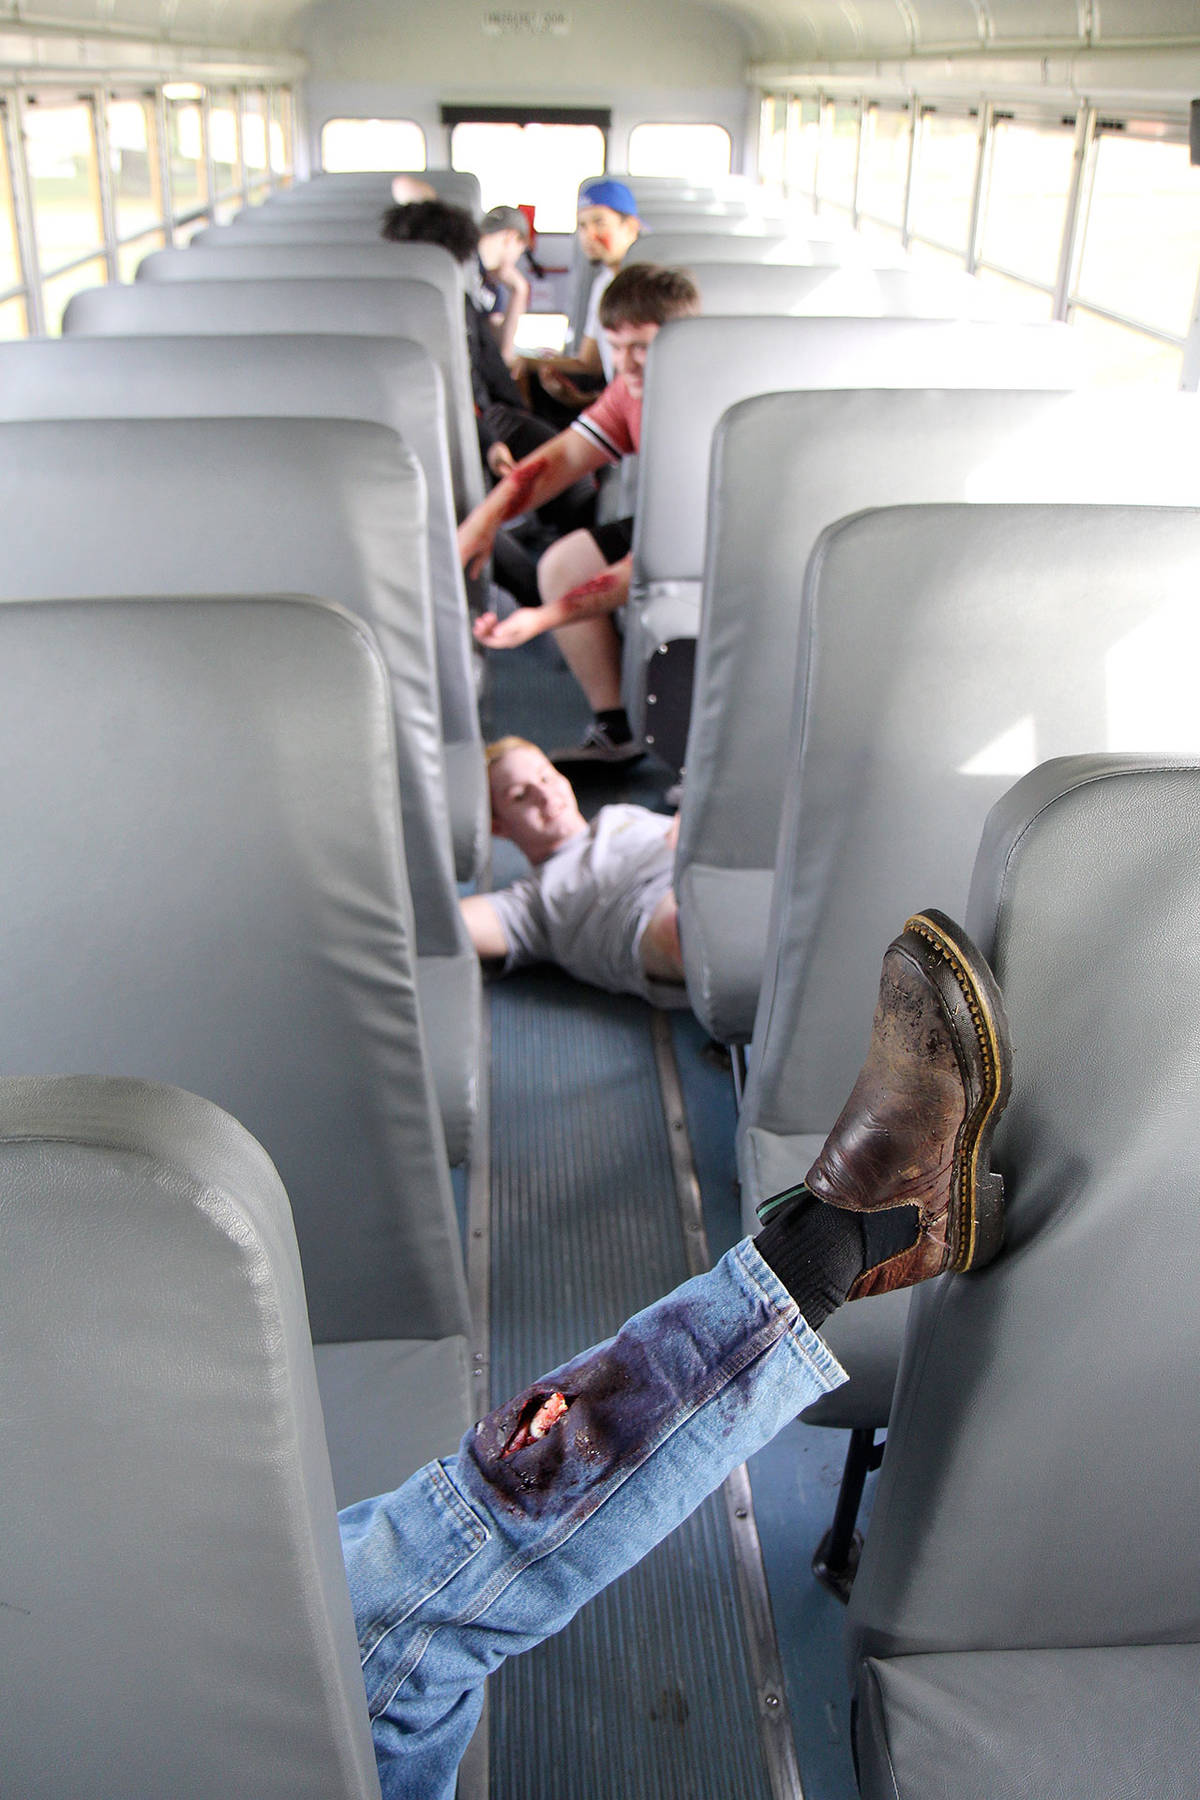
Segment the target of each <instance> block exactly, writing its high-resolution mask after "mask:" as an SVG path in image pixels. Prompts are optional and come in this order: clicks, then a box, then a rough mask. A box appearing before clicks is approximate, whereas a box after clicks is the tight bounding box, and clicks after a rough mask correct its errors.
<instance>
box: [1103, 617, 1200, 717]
mask: <svg viewBox="0 0 1200 1800" xmlns="http://www.w3.org/2000/svg"><path fill="white" fill-rule="evenodd" d="M1198 659H1200V614H1198V613H1197V609H1196V604H1195V597H1194V595H1186V594H1179V595H1177V596H1175V597H1174V598H1172V599H1168V600H1167V601H1166V602H1165V604H1164V605H1163V608H1162V610H1161V612H1159V613H1158V615H1157V616H1156V617H1155V618H1153V619H1148V620H1147V621H1146V623H1145V624H1144V625H1139V626H1138V627H1137V629H1136V630H1135V631H1131V632H1130V633H1129V634H1128V635H1127V636H1126V637H1123V638H1121V639H1120V641H1119V642H1118V643H1116V644H1114V645H1113V647H1112V649H1111V650H1110V651H1109V652H1108V655H1107V656H1106V657H1105V659H1104V665H1105V680H1106V688H1107V712H1108V744H1107V746H1105V748H1108V749H1113V750H1127V749H1129V748H1130V747H1135V746H1136V747H1140V746H1150V745H1152V746H1153V747H1154V748H1155V749H1156V750H1163V751H1185V752H1186V751H1196V752H1200V699H1198V698H1197V693H1196V668H1197V663H1198Z"/></svg>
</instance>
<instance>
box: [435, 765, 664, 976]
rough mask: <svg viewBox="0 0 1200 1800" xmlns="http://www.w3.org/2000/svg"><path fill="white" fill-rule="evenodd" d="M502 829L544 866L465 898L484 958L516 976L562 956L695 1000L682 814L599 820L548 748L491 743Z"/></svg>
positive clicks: (584, 967)
mask: <svg viewBox="0 0 1200 1800" xmlns="http://www.w3.org/2000/svg"><path fill="white" fill-rule="evenodd" d="M487 760H488V786H489V788H490V791H491V800H492V830H493V831H494V832H495V834H496V836H497V837H503V838H509V839H510V840H511V841H512V842H513V843H514V844H515V845H516V846H517V849H518V850H520V851H521V853H522V854H523V855H524V856H525V857H526V858H527V859H528V861H529V862H530V863H531V864H532V865H533V873H532V874H531V875H527V876H526V877H525V878H524V879H523V880H521V881H516V882H514V883H513V885H512V886H511V887H507V888H500V889H499V890H498V891H497V892H496V893H493V894H471V895H469V896H468V897H467V899H465V900H460V901H459V905H460V906H461V907H462V911H463V918H464V920H465V922H466V926H467V930H468V932H469V933H470V937H471V942H472V943H473V944H474V946H475V950H476V953H477V954H478V956H479V957H480V959H481V960H482V961H485V962H492V961H494V962H498V963H500V964H502V966H503V970H504V973H505V974H507V973H509V971H510V970H512V969H517V968H521V967H523V966H524V965H526V964H528V963H534V962H553V963H557V964H558V965H559V967H560V968H563V969H566V971H567V972H568V974H570V975H574V976H576V977H577V979H578V980H580V981H589V982H591V983H592V985H593V986H594V987H601V988H606V989H607V990H608V991H609V992H610V993H614V994H639V995H640V996H641V998H642V999H643V1000H648V1001H649V1002H650V1004H651V1005H652V1006H664V1007H681V1006H686V1005H687V993H686V990H685V989H684V986H683V955H682V952H681V950H680V948H679V911H678V908H677V907H676V904H675V894H674V890H673V889H672V886H671V880H672V874H673V871H674V866H675V841H676V838H677V837H678V834H679V820H678V817H675V818H671V819H668V818H665V817H664V816H663V814H662V813H656V812H651V811H649V810H648V808H646V807H644V806H625V805H621V806H603V807H601V809H600V811H599V812H598V813H597V815H596V817H595V819H594V820H593V821H592V823H591V824H590V825H589V824H588V822H587V820H586V819H585V818H584V816H583V814H582V813H581V812H580V810H579V807H578V804H577V803H576V799H575V792H574V789H573V788H572V786H571V784H570V782H569V781H568V780H567V778H566V776H565V775H563V774H562V773H561V772H560V771H559V770H558V769H556V768H555V767H554V764H553V763H552V762H551V761H550V760H549V758H548V757H547V756H545V755H544V753H543V752H542V751H541V750H539V749H538V747H537V745H536V744H531V743H529V742H528V740H527V739H525V738H519V737H505V738H500V739H499V740H498V741H497V742H496V743H494V744H489V745H488V750H487Z"/></svg>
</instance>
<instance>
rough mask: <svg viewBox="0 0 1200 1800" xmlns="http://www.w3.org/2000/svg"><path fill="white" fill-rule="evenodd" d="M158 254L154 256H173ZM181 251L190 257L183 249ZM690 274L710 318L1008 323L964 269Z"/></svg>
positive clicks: (697, 268)
mask: <svg viewBox="0 0 1200 1800" xmlns="http://www.w3.org/2000/svg"><path fill="white" fill-rule="evenodd" d="M169 254H170V252H168V251H157V252H156V255H159V256H163V255H169ZM180 254H187V252H181V253H180ZM688 272H689V274H691V275H692V277H693V278H694V280H695V282H696V285H697V286H698V287H699V289H700V292H701V293H702V294H703V296H704V311H705V314H706V316H707V317H709V318H716V317H718V316H725V317H735V318H736V317H741V316H744V315H746V314H762V313H767V314H770V313H774V314H776V315H778V316H779V317H781V318H787V317H793V318H795V317H844V318H880V319H1003V318H1011V317H1012V307H1011V303H1010V302H1009V300H1008V298H1007V296H1006V294H1005V293H1004V292H1003V290H1001V289H997V288H995V287H991V286H989V285H988V284H987V283H986V282H984V281H980V279H979V277H978V276H977V275H966V274H964V273H963V272H962V271H961V270H957V269H949V270H946V271H944V272H943V271H942V270H940V269H929V268H911V269H846V268H811V267H805V266H804V265H803V264H799V263H731V262H698V261H694V262H691V263H689V264H688Z"/></svg>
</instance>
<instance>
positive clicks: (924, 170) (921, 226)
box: [911, 110, 979, 268]
mask: <svg viewBox="0 0 1200 1800" xmlns="http://www.w3.org/2000/svg"><path fill="white" fill-rule="evenodd" d="M978 156H979V125H978V122H977V120H975V119H972V118H968V117H965V116H960V117H958V118H955V117H954V116H953V115H952V114H948V113H938V112H933V111H931V110H929V111H925V112H923V113H922V115H921V122H920V125H919V127H918V136H917V165H916V170H915V173H914V183H915V186H914V191H913V201H912V215H911V230H912V234H913V236H914V237H915V238H921V239H923V240H924V241H925V242H926V243H927V244H931V245H934V246H937V247H940V248H941V249H943V250H956V251H957V252H958V266H959V267H960V268H961V267H962V258H963V256H964V255H965V253H966V249H967V234H968V232H969V230H970V226H971V198H972V195H973V194H974V192H975V166H976V162H977V160H978Z"/></svg>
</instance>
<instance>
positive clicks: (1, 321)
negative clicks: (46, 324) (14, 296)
mask: <svg viewBox="0 0 1200 1800" xmlns="http://www.w3.org/2000/svg"><path fill="white" fill-rule="evenodd" d="M28 335H29V324H28V321H27V319H26V317H25V302H24V301H23V300H5V301H2V302H0V343H5V342H7V341H8V340H9V339H11V338H23V337H28Z"/></svg>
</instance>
